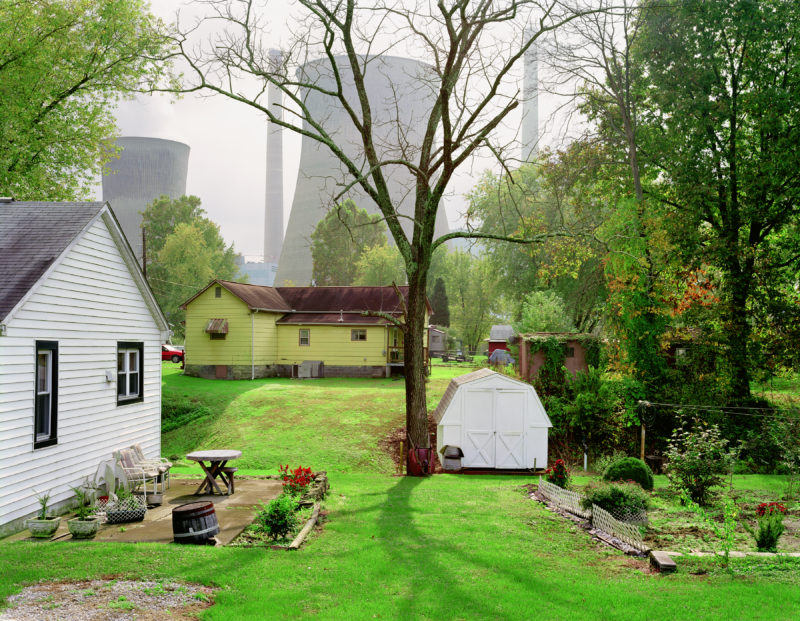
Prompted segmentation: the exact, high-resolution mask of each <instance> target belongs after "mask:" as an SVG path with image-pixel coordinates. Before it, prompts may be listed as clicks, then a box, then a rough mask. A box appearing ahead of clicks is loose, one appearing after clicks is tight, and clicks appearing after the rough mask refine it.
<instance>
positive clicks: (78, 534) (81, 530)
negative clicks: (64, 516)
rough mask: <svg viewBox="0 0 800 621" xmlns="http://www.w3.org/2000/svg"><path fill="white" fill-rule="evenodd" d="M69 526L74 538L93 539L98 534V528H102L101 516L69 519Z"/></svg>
mask: <svg viewBox="0 0 800 621" xmlns="http://www.w3.org/2000/svg"><path fill="white" fill-rule="evenodd" d="M67 527H68V528H69V532H70V533H71V534H72V537H73V538H74V539H91V538H92V537H94V536H95V535H96V534H97V529H98V528H100V518H96V517H95V518H88V519H86V520H82V519H80V518H72V519H71V520H67Z"/></svg>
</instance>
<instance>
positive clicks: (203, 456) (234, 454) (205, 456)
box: [186, 449, 242, 461]
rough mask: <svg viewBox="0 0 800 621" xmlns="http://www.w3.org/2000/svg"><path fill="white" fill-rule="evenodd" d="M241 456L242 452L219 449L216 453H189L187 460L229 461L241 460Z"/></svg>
mask: <svg viewBox="0 0 800 621" xmlns="http://www.w3.org/2000/svg"><path fill="white" fill-rule="evenodd" d="M241 456H242V452H241V451H232V450H229V449H219V450H216V451H195V452H194V453H189V454H188V455H187V456H186V459H190V460H192V461H229V460H231V459H239V458H240V457H241Z"/></svg>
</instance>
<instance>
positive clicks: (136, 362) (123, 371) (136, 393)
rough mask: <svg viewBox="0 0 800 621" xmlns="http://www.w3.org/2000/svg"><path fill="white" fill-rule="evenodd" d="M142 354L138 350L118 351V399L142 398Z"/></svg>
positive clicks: (127, 348) (123, 349)
mask: <svg viewBox="0 0 800 621" xmlns="http://www.w3.org/2000/svg"><path fill="white" fill-rule="evenodd" d="M140 369H141V354H140V352H139V349H138V348H129V347H125V348H123V347H120V348H119V349H118V350H117V398H118V399H119V400H128V399H136V398H138V397H140V396H141V393H142V385H141V377H140V376H141V371H140Z"/></svg>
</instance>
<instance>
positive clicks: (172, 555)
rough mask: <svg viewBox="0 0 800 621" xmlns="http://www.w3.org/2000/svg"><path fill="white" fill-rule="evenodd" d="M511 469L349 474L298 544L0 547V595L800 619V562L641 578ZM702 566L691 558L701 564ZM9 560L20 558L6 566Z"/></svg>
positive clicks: (232, 614) (363, 609) (362, 615)
mask: <svg viewBox="0 0 800 621" xmlns="http://www.w3.org/2000/svg"><path fill="white" fill-rule="evenodd" d="M518 484H519V479H516V478H514V477H503V476H493V477H458V476H449V475H443V476H437V477H432V478H430V479H424V480H422V479H410V478H401V477H389V476H382V475H369V474H341V475H336V476H334V478H333V485H334V489H333V491H332V494H331V496H330V497H329V500H328V501H327V509H328V511H329V514H328V518H329V521H328V522H327V523H326V524H325V527H324V531H323V532H322V534H317V535H314V536H313V537H312V539H311V540H310V541H309V542H308V543H307V545H306V546H305V547H304V548H303V549H302V550H300V551H299V552H297V553H288V552H283V551H275V550H264V549H263V548H262V549H240V548H224V549H217V548H194V547H191V548H185V547H178V546H174V545H167V546H163V545H162V546H158V545H150V544H147V545H145V544H139V545H133V544H116V545H111V544H98V543H76V542H64V543H60V544H46V543H45V544H33V543H15V544H13V545H0V567H2V568H4V569H2V570H0V573H2V577H0V596H3V597H5V596H7V595H8V594H10V593H13V592H14V591H15V590H17V589H18V588H19V585H20V584H22V583H24V582H30V581H35V580H40V579H42V578H84V577H85V576H87V575H91V576H100V575H111V574H113V575H116V574H123V575H125V576H132V577H148V578H166V577H170V578H178V579H183V580H189V581H199V582H202V583H204V584H214V585H217V586H219V587H221V590H220V591H219V593H218V596H217V598H216V601H217V604H216V606H214V607H212V608H210V609H208V611H207V612H206V613H205V617H206V618H208V619H237V620H238V619H264V618H298V617H300V618H304V617H316V618H320V619H368V618H384V619H385V618H389V619H532V618H536V619H542V620H546V619H553V620H559V619H568V618H569V619H621V620H636V619H642V620H644V619H681V618H687V617H688V616H689V614H691V617H692V618H693V619H745V618H746V619H769V620H773V619H786V620H789V619H796V618H798V616H800V589H798V586H797V584H796V581H797V580H798V576H800V564H798V563H796V562H793V563H789V562H786V563H784V564H783V565H782V566H780V567H776V568H773V569H772V572H773V574H772V575H771V576H770V577H769V578H765V577H764V576H763V575H761V576H759V577H758V578H752V577H749V576H747V575H746V574H745V575H727V574H724V573H712V574H710V575H709V574H703V575H692V574H690V573H688V572H687V571H684V570H682V571H681V572H680V573H678V574H677V575H674V576H657V575H645V574H644V573H642V571H641V570H640V567H641V564H639V563H636V562H632V561H631V560H630V559H627V558H626V557H624V556H623V555H621V554H618V553H616V552H614V551H610V550H609V549H607V548H605V547H602V546H599V545H597V544H594V543H592V542H591V539H590V538H589V537H588V536H587V535H586V534H585V533H583V532H576V529H575V527H572V526H570V525H569V524H568V523H567V522H565V521H564V520H562V519H561V518H558V517H556V516H554V515H553V514H551V513H549V512H548V511H546V510H544V509H543V508H542V507H541V506H540V505H538V504H536V503H534V502H532V501H530V500H528V499H527V497H526V496H524V495H523V494H522V493H521V492H520V491H519V488H518ZM695 567H696V566H695V565H692V568H693V569H694V568H695ZM11 568H13V569H11Z"/></svg>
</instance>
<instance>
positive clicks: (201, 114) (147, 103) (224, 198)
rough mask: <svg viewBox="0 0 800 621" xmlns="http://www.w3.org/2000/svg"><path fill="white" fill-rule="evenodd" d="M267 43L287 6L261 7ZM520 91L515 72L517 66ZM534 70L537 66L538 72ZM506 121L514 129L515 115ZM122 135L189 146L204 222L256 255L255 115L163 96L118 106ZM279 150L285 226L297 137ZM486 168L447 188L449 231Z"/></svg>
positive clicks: (545, 107)
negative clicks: (266, 20)
mask: <svg viewBox="0 0 800 621" xmlns="http://www.w3.org/2000/svg"><path fill="white" fill-rule="evenodd" d="M269 6H270V10H269V15H270V23H271V28H272V32H271V33H270V35H271V36H273V37H274V39H275V43H274V45H275V46H276V47H277V46H280V42H281V40H282V38H284V37H285V36H286V33H285V32H284V31H285V30H286V15H287V13H288V10H289V9H288V8H287V6H288V4H287V3H285V2H273V3H270V4H269ZM178 9H180V10H181V16H182V17H181V21H182V22H183V21H184V20H186V19H187V18H188V17H189V16H191V15H192V14H193V13H196V12H197V11H198V8H197V7H196V6H191V5H190V6H188V7H187V6H186V3H185V2H184V1H183V0H156V1H155V2H152V11H153V12H154V13H155V14H156V15H158V16H160V17H162V18H163V19H164V20H165V21H173V20H174V17H175V12H176V10H178ZM518 73H519V78H520V89H521V76H522V67H521V65H520V67H519V71H518ZM541 73H542V68H541V63H540V75H541ZM554 107H555V101H554V100H553V99H552V98H548V97H546V96H543V95H541V94H540V97H539V119H540V127H541V129H540V132H542V142H544V143H547V142H549V141H550V140H549V138H548V135H547V132H546V126H547V119H548V117H549V115H550V114H551V113H552V111H553V109H554ZM515 112H516V115H515V116H513V117H510V118H509V124H510V126H511V127H512V128H515V127H517V126H518V124H519V120H520V111H519V110H517V111H515ZM117 119H118V122H119V128H120V131H121V135H122V136H149V137H156V138H165V139H169V140H177V141H180V142H184V143H186V144H188V145H189V147H190V148H191V152H190V155H189V173H188V178H187V183H186V191H187V193H188V194H194V195H197V196H199V197H200V198H201V200H202V204H203V208H204V209H205V210H206V211H207V212H208V215H209V217H210V218H211V219H212V220H214V221H215V222H217V223H218V224H219V225H220V228H221V231H222V234H223V236H224V237H225V239H226V241H228V242H233V243H234V245H235V248H236V250H237V251H238V252H242V253H243V254H245V255H246V256H248V257H255V256H256V255H261V253H262V252H263V230H264V196H265V176H266V163H265V162H266V140H267V125H266V122H265V120H264V118H263V116H261V115H260V114H259V113H257V112H256V111H254V110H252V109H251V108H249V107H248V106H246V105H244V104H241V103H237V102H233V101H230V100H228V99H225V98H222V97H209V96H200V95H186V96H184V97H183V98H182V99H177V100H173V99H171V98H170V97H168V96H161V95H154V96H146V97H139V98H137V99H136V100H135V101H131V102H123V103H121V104H120V106H119V108H118V111H117ZM283 148H284V166H283V169H284V223H286V222H288V219H289V211H290V209H291V204H292V195H293V192H294V187H295V182H296V179H297V166H298V162H299V159H300V138H299V136H297V135H296V134H294V133H293V132H291V131H284V132H283ZM487 168H494V166H493V163H492V162H491V161H490V160H485V161H475V162H472V164H471V165H470V166H467V167H465V168H464V169H463V171H462V172H461V174H460V175H459V176H458V177H457V178H456V179H455V182H454V183H453V185H452V189H453V195H452V196H450V197H448V198H447V199H446V200H445V209H446V213H447V218H448V221H449V223H450V226H451V227H458V226H460V225H461V224H462V223H463V220H462V218H461V212H462V211H463V209H464V205H465V201H464V199H463V195H464V194H465V193H466V192H468V191H469V190H470V188H471V187H472V185H473V183H474V182H475V181H476V180H477V179H479V177H480V175H481V173H482V172H483V171H484V170H485V169H487Z"/></svg>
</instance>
